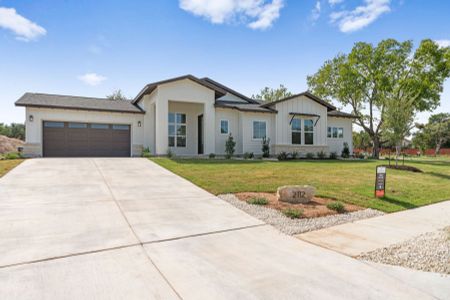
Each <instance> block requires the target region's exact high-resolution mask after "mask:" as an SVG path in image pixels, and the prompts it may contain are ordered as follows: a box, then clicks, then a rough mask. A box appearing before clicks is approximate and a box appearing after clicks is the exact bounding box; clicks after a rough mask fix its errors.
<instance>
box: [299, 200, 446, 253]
mask: <svg viewBox="0 0 450 300" xmlns="http://www.w3.org/2000/svg"><path fill="white" fill-rule="evenodd" d="M446 226H450V201H444V202H440V203H436V204H432V205H428V206H423V207H420V208H416V209H411V210H406V211H401V212H398V213H392V214H387V215H384V216H380V217H375V218H370V219H365V220H359V221H356V222H353V223H346V224H342V225H337V226H333V227H329V228H325V229H321V230H317V231H311V232H306V233H302V234H299V235H297V236H296V237H297V238H299V239H301V240H304V241H307V242H310V243H312V244H315V245H318V246H321V247H324V248H327V249H331V250H333V251H337V252H339V253H342V254H345V255H349V256H358V255H360V254H362V253H365V252H369V251H373V250H376V249H379V248H384V247H388V246H390V245H393V244H397V243H401V242H404V241H406V240H409V239H411V238H413V237H416V236H418V235H421V234H423V233H427V232H432V231H436V230H438V229H442V228H444V227H446Z"/></svg>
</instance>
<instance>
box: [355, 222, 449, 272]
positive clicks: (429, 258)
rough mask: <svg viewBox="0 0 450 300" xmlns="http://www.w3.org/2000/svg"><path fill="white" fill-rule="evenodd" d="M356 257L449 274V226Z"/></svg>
mask: <svg viewBox="0 0 450 300" xmlns="http://www.w3.org/2000/svg"><path fill="white" fill-rule="evenodd" d="M358 258H360V259H363V260H370V261H374V262H378V263H384V264H389V265H396V266H402V267H407V268H412V269H416V270H421V271H426V272H437V273H444V274H450V227H447V228H445V229H443V230H439V231H435V232H430V233H425V234H422V235H419V236H417V237H415V238H413V239H410V240H408V241H406V242H403V243H399V244H395V245H392V246H390V247H386V248H381V249H378V250H375V251H371V252H368V253H364V254H362V255H360V256H359V257H358Z"/></svg>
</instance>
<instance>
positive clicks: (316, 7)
mask: <svg viewBox="0 0 450 300" xmlns="http://www.w3.org/2000/svg"><path fill="white" fill-rule="evenodd" d="M320 11H321V6H320V0H318V1H317V2H316V5H314V8H313V9H312V11H311V20H312V21H313V22H315V21H317V20H318V19H319V18H320Z"/></svg>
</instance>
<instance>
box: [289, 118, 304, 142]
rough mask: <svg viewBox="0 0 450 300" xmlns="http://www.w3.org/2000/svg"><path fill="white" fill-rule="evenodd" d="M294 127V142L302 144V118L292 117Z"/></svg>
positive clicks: (292, 126)
mask: <svg viewBox="0 0 450 300" xmlns="http://www.w3.org/2000/svg"><path fill="white" fill-rule="evenodd" d="M291 128H292V144H301V143H302V120H301V119H295V118H294V119H292V123H291Z"/></svg>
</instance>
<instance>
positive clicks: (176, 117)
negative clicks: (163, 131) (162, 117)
mask: <svg viewBox="0 0 450 300" xmlns="http://www.w3.org/2000/svg"><path fill="white" fill-rule="evenodd" d="M169 147H183V148H184V147H186V114H181V113H169Z"/></svg>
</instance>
